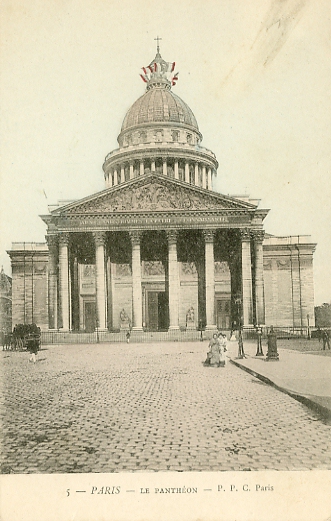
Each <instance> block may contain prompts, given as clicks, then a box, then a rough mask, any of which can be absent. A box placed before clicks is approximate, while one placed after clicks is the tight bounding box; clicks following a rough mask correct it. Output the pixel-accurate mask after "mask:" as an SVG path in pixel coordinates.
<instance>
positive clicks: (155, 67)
mask: <svg viewBox="0 0 331 521" xmlns="http://www.w3.org/2000/svg"><path fill="white" fill-rule="evenodd" d="M154 71H155V72H157V63H156V62H155V63H154Z"/></svg>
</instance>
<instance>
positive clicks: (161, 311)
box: [146, 291, 168, 331]
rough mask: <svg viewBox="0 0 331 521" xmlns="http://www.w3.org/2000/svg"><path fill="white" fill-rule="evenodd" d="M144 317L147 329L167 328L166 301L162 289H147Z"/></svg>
mask: <svg viewBox="0 0 331 521" xmlns="http://www.w3.org/2000/svg"><path fill="white" fill-rule="evenodd" d="M146 318H147V321H146V322H147V328H148V330H149V331H160V330H165V329H167V328H168V301H167V297H166V293H165V292H164V291H148V293H147V317H146Z"/></svg>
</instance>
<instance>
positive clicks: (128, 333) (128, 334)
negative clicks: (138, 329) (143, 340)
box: [125, 331, 131, 344]
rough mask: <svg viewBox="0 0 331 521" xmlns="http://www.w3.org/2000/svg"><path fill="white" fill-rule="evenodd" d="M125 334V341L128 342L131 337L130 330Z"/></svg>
mask: <svg viewBox="0 0 331 521" xmlns="http://www.w3.org/2000/svg"><path fill="white" fill-rule="evenodd" d="M125 336H126V343H127V344H129V343H130V337H131V333H130V331H128V332H127V334H126V335H125Z"/></svg>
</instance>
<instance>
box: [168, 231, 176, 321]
mask: <svg viewBox="0 0 331 521" xmlns="http://www.w3.org/2000/svg"><path fill="white" fill-rule="evenodd" d="M167 238H168V274H169V322H170V323H169V330H170V329H172V330H173V329H179V325H178V309H179V277H178V263H177V232H176V231H175V230H171V231H168V232H167Z"/></svg>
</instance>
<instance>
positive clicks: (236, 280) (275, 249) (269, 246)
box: [8, 48, 315, 331]
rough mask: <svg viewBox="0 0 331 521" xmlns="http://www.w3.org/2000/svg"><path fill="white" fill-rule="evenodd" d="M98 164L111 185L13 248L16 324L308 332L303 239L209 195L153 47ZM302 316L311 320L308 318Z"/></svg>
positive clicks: (209, 177) (209, 168)
mask: <svg viewBox="0 0 331 521" xmlns="http://www.w3.org/2000/svg"><path fill="white" fill-rule="evenodd" d="M142 79H143V81H144V82H145V83H146V92H145V93H144V94H143V95H142V96H141V97H140V98H139V99H138V100H137V101H136V102H135V103H134V104H133V105H132V107H131V108H130V109H129V111H128V112H127V114H126V116H125V118H124V121H123V124H122V128H121V132H120V134H119V136H118V144H119V147H118V148H117V149H116V150H113V151H112V152H110V153H109V154H108V155H107V157H106V159H105V162H104V164H103V171H104V178H105V185H106V188H105V189H104V190H102V191H101V192H98V193H96V194H93V195H91V196H89V197H85V198H84V199H81V200H78V201H74V202H70V203H68V202H67V203H59V205H56V206H53V207H50V209H49V210H50V211H49V214H47V215H43V216H42V219H43V221H44V222H45V224H46V225H47V235H46V239H47V244H46V243H42V244H34V243H21V244H19V243H13V246H12V249H11V250H10V251H9V252H8V253H9V255H10V257H11V261H12V277H13V324H16V323H21V322H36V323H37V324H38V326H40V327H41V328H42V330H62V331H94V330H95V329H98V330H99V331H107V330H109V331H116V330H120V329H127V328H128V327H130V328H131V327H132V329H133V330H135V331H142V330H149V331H155V330H172V331H176V330H179V329H185V328H186V329H197V328H201V327H203V328H206V329H207V330H214V329H216V328H219V329H225V328H226V329H231V328H233V327H238V326H239V325H243V326H244V327H249V326H252V325H256V324H260V325H262V324H267V325H270V324H273V325H274V326H284V327H304V326H307V320H308V321H309V317H310V326H313V325H314V290H313V268H312V267H313V252H314V250H315V244H313V243H312V242H311V240H310V238H309V237H306V236H298V237H296V238H294V237H273V236H271V235H269V234H265V231H264V225H263V222H264V219H265V217H266V215H267V213H268V211H269V210H266V209H263V208H260V207H259V201H258V200H254V199H250V198H248V197H246V198H239V197H229V196H225V195H222V194H220V193H217V192H215V191H214V190H213V181H214V179H215V177H216V175H217V168H218V162H217V160H216V157H215V154H214V153H213V152H212V151H210V150H208V149H207V148H204V147H203V146H202V145H201V142H202V135H201V133H200V130H199V127H198V124H197V121H196V119H195V117H194V114H193V112H192V111H191V109H190V108H189V107H188V106H187V104H186V103H185V102H184V101H183V100H182V99H180V98H179V97H178V96H177V95H176V94H174V93H173V91H172V87H173V86H174V84H175V83H176V81H177V76H176V74H174V64H171V63H168V62H165V61H164V60H163V59H162V57H161V55H160V52H159V48H158V50H157V54H156V56H155V58H154V60H153V61H152V62H151V63H150V64H149V66H148V67H146V68H145V69H144V74H143V75H142ZM307 317H308V318H307Z"/></svg>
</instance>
